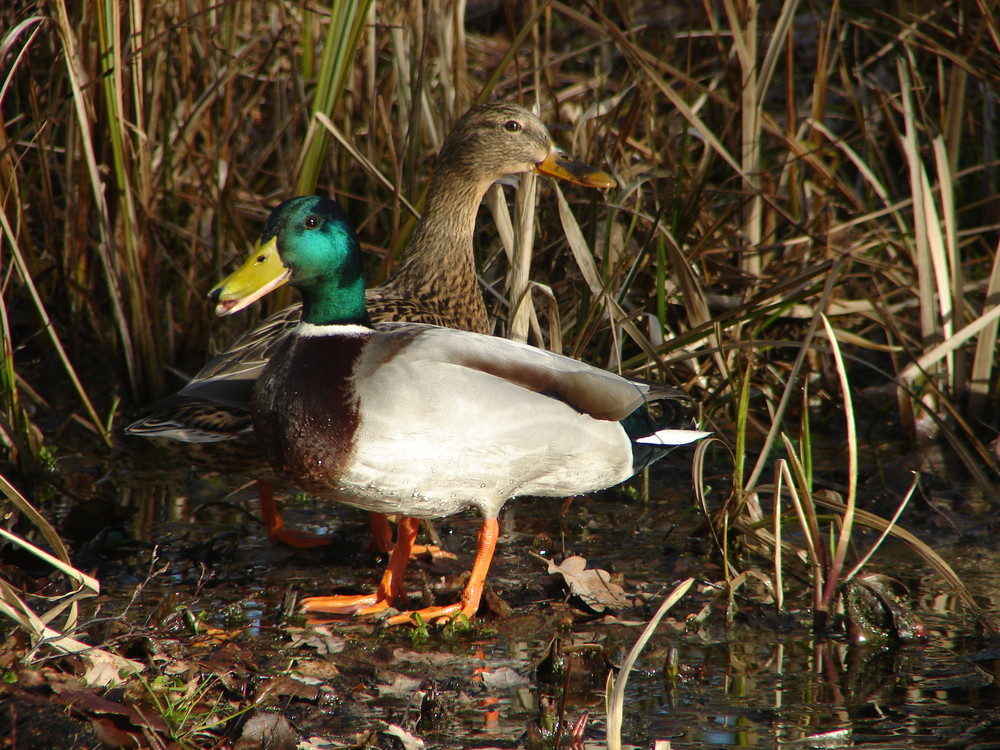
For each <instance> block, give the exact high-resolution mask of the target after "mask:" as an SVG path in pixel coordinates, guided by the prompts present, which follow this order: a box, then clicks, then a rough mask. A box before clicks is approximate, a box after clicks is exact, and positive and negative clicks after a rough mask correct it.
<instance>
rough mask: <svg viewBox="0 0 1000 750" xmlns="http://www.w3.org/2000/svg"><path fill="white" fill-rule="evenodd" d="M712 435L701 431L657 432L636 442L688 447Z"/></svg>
mask: <svg viewBox="0 0 1000 750" xmlns="http://www.w3.org/2000/svg"><path fill="white" fill-rule="evenodd" d="M711 434H712V433H711V432H702V431H701V430H657V431H656V432H654V433H653V434H652V435H646V437H641V438H639V439H638V440H636V441H635V442H637V443H645V444H646V445H687V444H688V443H693V442H694V441H695V440H701V439H702V438H704V437H708V436H709V435H711Z"/></svg>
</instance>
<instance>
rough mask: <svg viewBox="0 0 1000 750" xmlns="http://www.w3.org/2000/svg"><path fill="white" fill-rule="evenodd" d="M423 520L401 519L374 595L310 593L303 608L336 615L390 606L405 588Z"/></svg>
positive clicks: (360, 613) (363, 613) (377, 610)
mask: <svg viewBox="0 0 1000 750" xmlns="http://www.w3.org/2000/svg"><path fill="white" fill-rule="evenodd" d="M419 529H420V520H419V519H417V518H403V519H400V521H399V524H398V526H397V539H396V545H395V547H394V548H393V550H392V554H391V555H390V556H389V564H388V565H387V566H386V568H385V573H383V574H382V582H381V583H380V584H379V587H378V590H377V591H376V592H375V593H374V594H361V595H358V596H310V597H309V598H307V599H305V600H304V601H303V602H302V611H303V612H307V613H312V612H324V613H328V614H335V615H373V614H376V613H378V612H381V611H382V610H384V609H388V608H389V607H390V606H391V605H392V603H393V602H394V601H395V600H396V599H397V598H398V597H400V596H402V595H403V594H404V593H405V591H404V589H403V577H404V576H405V575H406V566H407V564H408V563H409V562H410V550H411V549H412V547H413V540H414V539H416V538H417V531H418V530H419Z"/></svg>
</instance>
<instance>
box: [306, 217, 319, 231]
mask: <svg viewBox="0 0 1000 750" xmlns="http://www.w3.org/2000/svg"><path fill="white" fill-rule="evenodd" d="M303 224H305V227H306V229H315V228H316V227H318V226H319V217H318V216H317V215H316V214H309V215H308V216H307V217H306V220H305V221H304V222H303Z"/></svg>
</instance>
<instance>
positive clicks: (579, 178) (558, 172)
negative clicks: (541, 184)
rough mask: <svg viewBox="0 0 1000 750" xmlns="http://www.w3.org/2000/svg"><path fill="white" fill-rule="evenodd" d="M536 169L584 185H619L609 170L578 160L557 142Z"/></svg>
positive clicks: (605, 186) (594, 186) (550, 175)
mask: <svg viewBox="0 0 1000 750" xmlns="http://www.w3.org/2000/svg"><path fill="white" fill-rule="evenodd" d="M535 171H536V172H538V173H539V174H545V175H548V176H549V177H559V178H560V179H563V180H567V181H569V182H574V183H576V184H577V185H583V186H584V187H592V188H613V187H618V182H617V181H616V180H615V178H614V177H612V176H611V175H609V174H608V173H607V172H602V171H601V170H600V169H596V168H594V167H592V166H590V165H589V164H584V163H583V162H582V161H577V160H576V159H574V158H573V157H572V156H570V155H569V154H567V153H566V152H565V151H562V150H561V149H559V148H558V147H557V146H556V145H555V144H553V145H552V147H551V148H550V149H549V155H548V156H546V157H545V160H544V161H542V162H539V163H538V164H536V165H535Z"/></svg>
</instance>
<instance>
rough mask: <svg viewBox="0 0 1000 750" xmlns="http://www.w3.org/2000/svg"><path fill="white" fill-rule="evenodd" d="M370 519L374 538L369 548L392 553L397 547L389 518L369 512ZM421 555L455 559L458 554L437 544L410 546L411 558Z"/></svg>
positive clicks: (374, 550) (432, 557) (414, 558)
mask: <svg viewBox="0 0 1000 750" xmlns="http://www.w3.org/2000/svg"><path fill="white" fill-rule="evenodd" d="M368 521H369V523H370V524H371V530H372V539H371V543H370V544H369V545H368V548H369V549H370V550H371V551H372V552H381V553H382V554H386V555H391V554H392V551H393V549H395V546H396V545H395V543H394V542H393V539H392V536H393V535H392V526H390V525H389V519H388V518H387V517H386V516H384V515H383V514H381V513H369V514H368ZM421 557H428V558H430V559H431V560H455V559H457V558H456V556H455V555H454V554H453V553H451V552H448V551H447V550H443V549H441V548H440V547H438V546H437V545H436V544H414V545H412V547H411V548H410V559H411V560H416V559H418V558H421Z"/></svg>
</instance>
